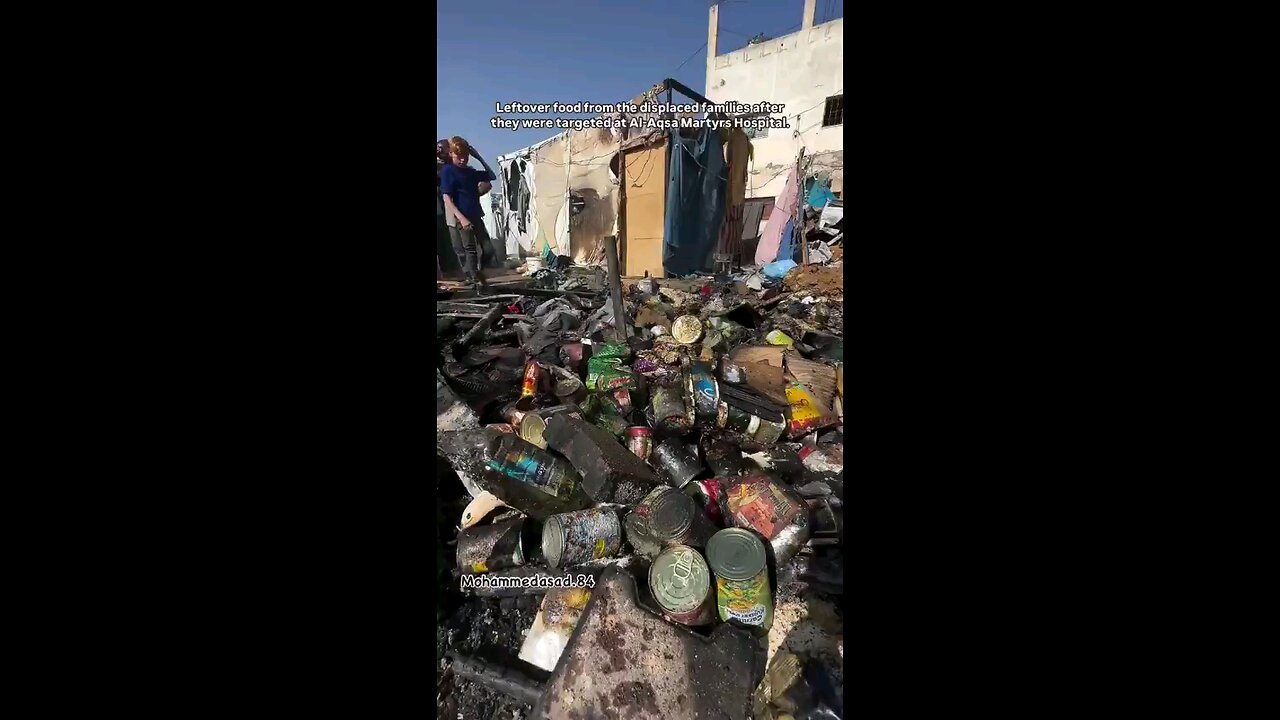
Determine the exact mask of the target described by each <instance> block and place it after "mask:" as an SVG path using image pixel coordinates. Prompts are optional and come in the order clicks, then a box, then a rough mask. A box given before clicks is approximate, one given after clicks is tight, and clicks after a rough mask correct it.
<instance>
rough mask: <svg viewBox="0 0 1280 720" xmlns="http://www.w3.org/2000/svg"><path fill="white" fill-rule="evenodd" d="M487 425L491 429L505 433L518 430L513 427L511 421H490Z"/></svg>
mask: <svg viewBox="0 0 1280 720" xmlns="http://www.w3.org/2000/svg"><path fill="white" fill-rule="evenodd" d="M485 427H487V428H489V429H490V430H497V431H498V432H503V433H514V432H515V431H516V429H515V428H513V427H511V425H510V424H509V423H490V424H488V425H485Z"/></svg>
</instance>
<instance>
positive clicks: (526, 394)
mask: <svg viewBox="0 0 1280 720" xmlns="http://www.w3.org/2000/svg"><path fill="white" fill-rule="evenodd" d="M544 374H545V372H544V371H543V369H542V366H541V365H539V364H538V363H537V361H536V360H530V361H529V362H528V363H527V364H526V365H525V366H524V377H523V378H521V380H520V399H519V400H517V401H516V406H517V407H519V408H520V409H521V410H528V409H530V408H531V407H533V401H534V398H536V397H537V395H538V391H539V390H541V389H542V385H543V380H542V378H543V375H544Z"/></svg>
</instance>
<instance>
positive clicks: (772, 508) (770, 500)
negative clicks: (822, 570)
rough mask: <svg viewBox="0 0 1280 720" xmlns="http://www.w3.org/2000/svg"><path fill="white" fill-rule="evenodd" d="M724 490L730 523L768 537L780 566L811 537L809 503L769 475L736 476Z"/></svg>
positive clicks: (727, 483)
mask: <svg viewBox="0 0 1280 720" xmlns="http://www.w3.org/2000/svg"><path fill="white" fill-rule="evenodd" d="M724 490H725V509H726V510H727V511H728V520H729V523H730V524H732V525H733V526H734V527H737V528H746V529H749V530H754V531H755V532H757V533H759V534H760V536H761V537H763V538H764V539H765V540H768V541H769V544H770V545H772V546H773V554H774V560H775V561H776V562H777V563H778V564H779V565H782V564H783V563H786V562H787V561H788V560H790V559H791V558H793V557H795V555H796V553H798V552H800V548H801V547H802V546H803V545H804V543H805V542H807V541H808V540H809V506H808V505H806V504H805V502H804V500H803V498H801V497H799V496H798V495H796V494H795V493H794V492H793V491H791V490H788V489H786V488H784V487H783V486H782V485H780V484H778V483H777V482H774V481H773V479H772V478H770V477H769V476H768V475H763V474H755V475H747V476H744V477H741V478H734V479H732V480H730V481H728V482H726V483H725V488H724Z"/></svg>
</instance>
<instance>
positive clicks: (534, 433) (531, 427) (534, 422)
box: [520, 413, 547, 450]
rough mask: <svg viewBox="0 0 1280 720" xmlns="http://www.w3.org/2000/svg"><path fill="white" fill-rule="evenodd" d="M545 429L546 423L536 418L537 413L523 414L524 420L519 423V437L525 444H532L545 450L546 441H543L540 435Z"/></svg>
mask: <svg viewBox="0 0 1280 720" xmlns="http://www.w3.org/2000/svg"><path fill="white" fill-rule="evenodd" d="M546 429H547V421H546V420H543V419H542V418H541V417H539V416H538V414H537V413H525V416H524V419H523V420H522V421H521V422H520V437H522V438H524V440H525V442H528V443H532V444H534V445H537V446H538V447H540V448H542V449H543V450H546V449H547V441H546V440H545V439H543V437H542V433H543V432H544V431H545V430H546Z"/></svg>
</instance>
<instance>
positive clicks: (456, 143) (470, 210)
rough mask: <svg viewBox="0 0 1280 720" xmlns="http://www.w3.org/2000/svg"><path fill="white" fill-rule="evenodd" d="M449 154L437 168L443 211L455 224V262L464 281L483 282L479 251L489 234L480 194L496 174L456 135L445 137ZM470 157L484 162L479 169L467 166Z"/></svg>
mask: <svg viewBox="0 0 1280 720" xmlns="http://www.w3.org/2000/svg"><path fill="white" fill-rule="evenodd" d="M449 155H450V159H451V160H452V162H451V164H449V165H445V166H444V167H443V168H441V169H440V192H441V194H442V196H443V198H444V212H445V215H446V216H448V217H451V218H453V219H454V220H455V221H456V223H455V224H456V227H450V228H449V237H450V239H451V240H452V241H453V251H454V252H455V253H457V254H458V262H459V263H461V264H462V270H463V272H465V273H466V276H467V281H468V282H472V283H479V284H480V285H484V284H485V283H484V276H483V275H481V273H480V253H481V252H482V250H481V248H483V247H485V246H486V245H488V244H489V233H488V231H487V230H485V228H484V220H483V218H484V211H483V210H482V209H481V207H480V197H481V196H482V195H485V194H487V193H488V192H489V190H490V188H492V187H493V186H492V184H491V183H492V182H493V181H494V180H497V179H498V177H497V175H494V173H493V170H490V169H489V163H487V162H485V161H484V158H482V157H480V154H479V153H477V152H476V151H475V150H474V148H472V147H471V145H470V144H469V143H468V142H467V141H466V140H463V139H462V138H460V137H457V136H456V135H455V136H454V137H452V138H449ZM471 157H475V159H477V160H479V161H480V164H481V165H484V171H483V172H481V171H480V170H477V169H475V168H472V167H467V161H468V160H469V159H470V158H471Z"/></svg>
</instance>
